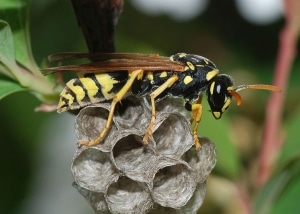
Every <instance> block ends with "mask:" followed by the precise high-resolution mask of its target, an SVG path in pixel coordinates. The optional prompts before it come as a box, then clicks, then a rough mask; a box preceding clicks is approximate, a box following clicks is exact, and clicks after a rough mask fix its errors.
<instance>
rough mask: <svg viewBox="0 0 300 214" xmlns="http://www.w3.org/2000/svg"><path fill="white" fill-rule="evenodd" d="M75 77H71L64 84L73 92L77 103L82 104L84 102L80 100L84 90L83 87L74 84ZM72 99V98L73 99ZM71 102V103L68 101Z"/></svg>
mask: <svg viewBox="0 0 300 214" xmlns="http://www.w3.org/2000/svg"><path fill="white" fill-rule="evenodd" d="M75 81H76V79H72V80H70V81H69V82H67V84H66V86H67V87H68V88H69V89H70V90H71V91H73V92H74V94H75V96H76V100H77V102H78V103H79V105H80V106H81V105H84V104H85V103H84V102H82V100H83V98H84V96H85V92H84V90H83V88H82V87H81V86H79V85H74V83H75ZM73 101H74V99H73ZM70 104H71V103H70Z"/></svg>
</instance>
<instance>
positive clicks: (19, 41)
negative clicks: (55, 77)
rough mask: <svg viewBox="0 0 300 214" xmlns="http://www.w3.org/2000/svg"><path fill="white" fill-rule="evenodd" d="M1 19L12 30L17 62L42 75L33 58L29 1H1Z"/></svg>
mask: <svg viewBox="0 0 300 214" xmlns="http://www.w3.org/2000/svg"><path fill="white" fill-rule="evenodd" d="M0 18H1V19H3V20H5V21H7V22H8V23H9V25H10V27H11V29H12V32H13V38H14V47H15V57H16V60H17V61H18V62H19V63H20V64H22V65H23V66H24V67H26V68H27V69H28V70H30V71H32V72H35V73H37V74H38V75H41V74H40V72H39V70H38V68H37V66H36V64H35V61H34V58H33V56H32V51H31V44H30V36H29V0H13V1H12V0H1V4H0Z"/></svg>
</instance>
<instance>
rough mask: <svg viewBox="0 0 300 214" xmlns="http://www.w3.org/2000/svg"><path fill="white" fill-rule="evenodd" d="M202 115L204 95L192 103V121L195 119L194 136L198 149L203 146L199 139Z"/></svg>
mask: <svg viewBox="0 0 300 214" xmlns="http://www.w3.org/2000/svg"><path fill="white" fill-rule="evenodd" d="M201 117H202V96H200V97H199V99H198V101H197V102H196V103H194V104H192V118H191V122H193V121H195V124H194V127H193V138H194V143H195V146H196V149H197V150H199V149H200V148H201V143H200V141H199V139H198V135H197V130H198V126H199V123H200V121H201Z"/></svg>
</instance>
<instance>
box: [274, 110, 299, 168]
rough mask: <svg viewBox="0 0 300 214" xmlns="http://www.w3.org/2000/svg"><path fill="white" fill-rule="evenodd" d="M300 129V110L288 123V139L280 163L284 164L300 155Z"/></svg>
mask: <svg viewBox="0 0 300 214" xmlns="http://www.w3.org/2000/svg"><path fill="white" fill-rule="evenodd" d="M299 127H300V109H299V110H298V111H297V112H296V114H295V115H293V116H292V117H291V119H290V120H289V121H288V123H287V129H286V130H287V131H288V132H287V139H286V141H285V143H284V145H283V148H282V150H281V154H280V157H279V159H278V163H279V164H282V163H284V162H287V161H289V160H290V159H292V158H293V157H295V156H299V155H300V143H299Z"/></svg>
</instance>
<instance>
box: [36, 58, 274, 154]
mask: <svg viewBox="0 0 300 214" xmlns="http://www.w3.org/2000/svg"><path fill="white" fill-rule="evenodd" d="M80 58H88V59H90V60H91V62H88V63H86V64H79V65H64V66H57V67H50V68H47V69H43V70H42V73H43V74H44V75H48V74H51V73H55V72H65V71H72V72H76V74H77V77H76V78H74V79H71V80H70V81H69V82H67V83H66V86H65V88H64V89H63V91H62V92H61V93H60V100H59V103H58V106H57V111H58V112H59V113H60V112H64V111H68V110H75V109H80V108H82V107H85V106H88V105H90V104H94V103H99V102H103V101H108V100H110V101H111V108H110V112H109V115H108V118H107V121H106V124H105V127H104V128H103V130H102V131H101V132H100V133H99V135H98V137H97V138H96V139H94V140H92V141H80V142H79V143H78V145H79V146H82V145H87V146H94V145H96V144H98V143H99V142H101V141H102V140H103V139H104V138H105V136H106V134H107V132H108V131H109V129H110V127H111V124H112V119H113V116H114V111H115V107H116V104H117V103H119V102H121V101H122V99H124V98H125V97H126V96H127V95H129V94H132V95H134V96H136V97H144V96H148V97H150V101H151V108H152V110H151V113H152V114H151V115H152V116H151V121H150V123H149V127H148V129H147V132H146V133H145V135H144V138H143V142H144V143H145V144H147V142H148V138H149V137H150V136H151V134H152V131H153V127H154V125H155V117H156V111H155V103H156V102H159V101H160V100H162V99H164V98H165V97H167V96H173V97H182V98H183V99H184V102H185V108H186V109H187V110H188V111H191V112H192V113H191V120H190V121H191V124H193V126H192V134H193V138H194V142H195V146H196V149H199V148H200V146H201V144H200V142H199V140H198V137H197V130H198V126H199V123H200V121H201V117H202V96H203V94H204V93H206V97H207V101H208V104H209V106H210V110H211V112H212V115H213V116H214V118H216V119H220V118H221V116H222V114H223V113H224V112H225V111H226V110H227V109H228V107H229V106H230V104H231V99H232V97H234V98H235V99H236V101H237V105H240V104H241V102H242V98H241V96H240V95H239V94H238V92H239V91H241V90H244V89H262V90H269V91H280V89H279V88H278V87H276V86H273V85H264V84H254V85H240V86H237V87H234V86H233V79H232V77H230V76H229V75H227V74H219V70H218V69H217V67H216V65H215V64H214V63H213V62H212V61H210V60H209V59H207V58H205V57H203V56H199V55H194V54H185V53H177V54H175V55H172V56H171V57H164V56H159V55H158V54H137V53H103V54H102V53H101V54H97V53H95V54H88V53H59V54H54V55H51V56H50V57H49V60H50V61H63V60H67V59H80Z"/></svg>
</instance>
